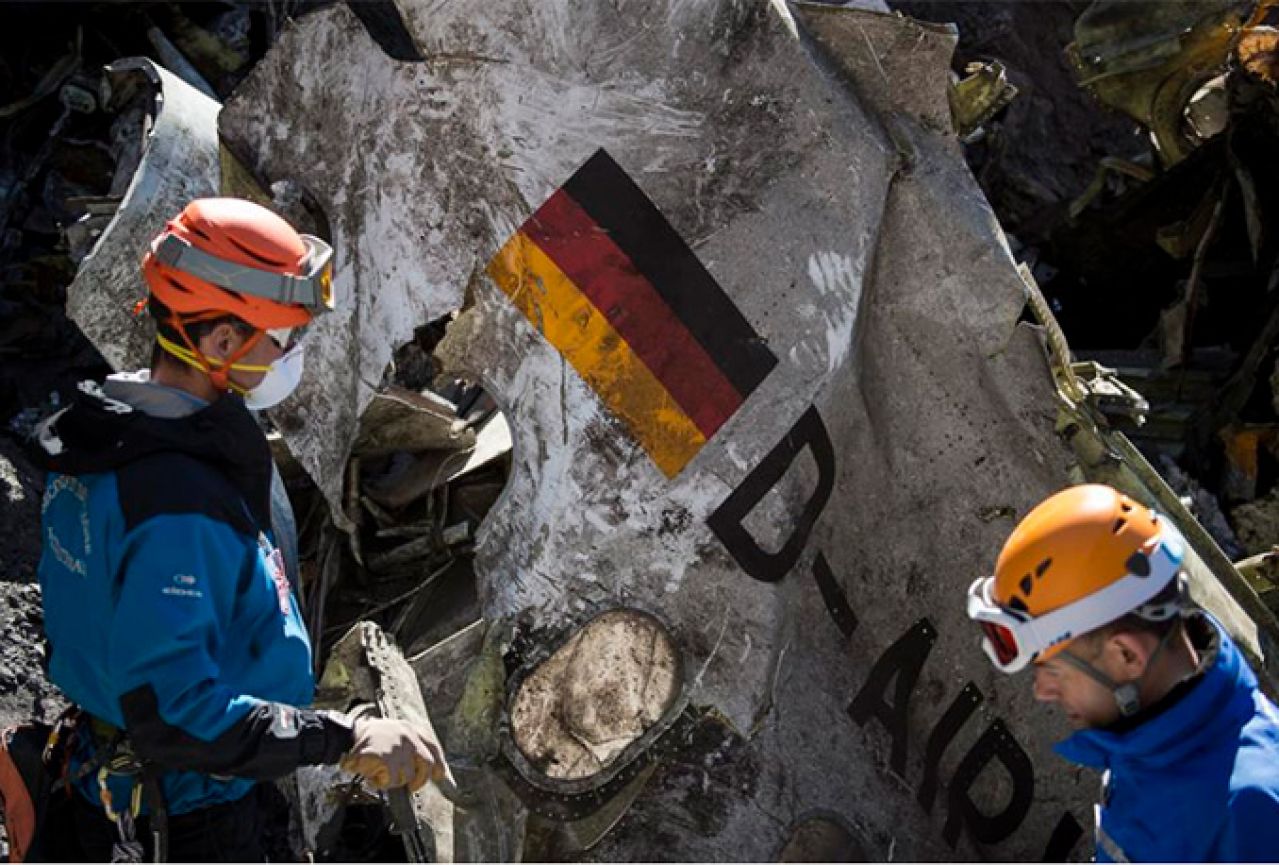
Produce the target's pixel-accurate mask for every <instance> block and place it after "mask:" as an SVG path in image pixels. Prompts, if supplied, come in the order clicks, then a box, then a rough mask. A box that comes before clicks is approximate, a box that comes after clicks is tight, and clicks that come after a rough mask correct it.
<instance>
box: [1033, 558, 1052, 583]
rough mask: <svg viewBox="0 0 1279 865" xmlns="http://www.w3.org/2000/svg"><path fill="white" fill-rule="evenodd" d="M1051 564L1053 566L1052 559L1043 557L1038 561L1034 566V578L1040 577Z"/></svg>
mask: <svg viewBox="0 0 1279 865" xmlns="http://www.w3.org/2000/svg"><path fill="white" fill-rule="evenodd" d="M1052 566H1053V560H1052V559H1044V560H1043V561H1042V562H1040V563H1039V565H1038V567H1036V568H1035V579H1039V578H1040V577H1042V576H1043V575H1044V574H1045V572H1047V570H1048V569H1049V568H1051V567H1052Z"/></svg>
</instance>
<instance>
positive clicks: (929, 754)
mask: <svg viewBox="0 0 1279 865" xmlns="http://www.w3.org/2000/svg"><path fill="white" fill-rule="evenodd" d="M983 699H985V698H984V697H983V696H982V693H981V691H979V690H978V689H977V686H976V685H974V684H973V683H972V682H968V683H967V684H965V685H964V689H963V690H962V691H960V692H959V693H958V694H956V695H955V700H954V702H952V703H951V704H950V707H949V708H947V709H946V712H945V714H943V715H942V716H941V720H939V721H938V722H937V726H936V727H933V732H932V733H930V734H929V735H928V744H927V745H925V746H924V780H922V781H920V782H919V797H918V798H919V804H920V805H922V806H923V807H924V813H925V814H931V813H932V811H933V799H934V798H936V796H937V773H938V768H939V767H940V765H941V757H942V754H944V753H946V746H947V745H949V744H950V743H951V740H953V739H954V738H955V736H956V734H958V733H959V731H960V729H962V728H963V726H964V724H966V723H967V722H968V719H969V718H971V717H972V714H973V712H975V711H977V707H978V706H980V705H981V701H982V700H983Z"/></svg>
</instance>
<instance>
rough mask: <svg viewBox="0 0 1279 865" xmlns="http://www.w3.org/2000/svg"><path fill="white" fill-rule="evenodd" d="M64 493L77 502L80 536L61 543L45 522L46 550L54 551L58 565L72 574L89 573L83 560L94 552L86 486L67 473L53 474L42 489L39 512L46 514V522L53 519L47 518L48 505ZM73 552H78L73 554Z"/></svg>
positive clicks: (62, 526)
mask: <svg viewBox="0 0 1279 865" xmlns="http://www.w3.org/2000/svg"><path fill="white" fill-rule="evenodd" d="M63 494H67V495H70V496H72V497H74V498H75V499H76V500H77V502H78V504H76V505H75V508H76V512H77V513H76V522H77V523H78V524H79V525H78V528H79V529H80V531H79V535H80V537H79V538H75V539H74V540H68V541H67V543H65V544H64V543H63V538H61V537H59V535H58V533H57V532H56V531H54V527H53V526H52V525H48V526H47V527H46V535H47V539H48V541H49V552H51V553H52V554H53V557H54V558H55V559H57V560H58V564H60V565H62V567H64V568H66V569H67V570H68V571H70V572H71V573H73V574H79V575H80V576H82V577H83V576H86V575H87V574H88V573H89V566H88V563H87V562H86V561H85V560H86V559H87V558H88V557H89V554H90V553H92V552H93V534H92V532H91V531H90V529H89V489H88V487H86V486H85V485H84V484H83V483H81V482H80V480H78V479H77V478H74V477H72V476H70V475H58V476H57V477H55V478H54V479H53V481H52V482H50V484H49V486H48V487H47V488H46V489H45V492H44V502H43V504H42V505H41V513H42V515H43V516H45V517H46V522H52V521H50V520H48V519H47V517H48V514H49V508H50V507H51V506H52V505H53V503H54V500H55V499H57V498H58V497H59V496H61V495H63ZM60 528H63V529H66V528H67V526H66V525H60ZM70 533H71V534H72V535H75V534H76V532H75V530H74V529H71V532H70ZM68 547H70V549H68ZM73 551H74V552H73ZM76 553H79V554H80V555H76Z"/></svg>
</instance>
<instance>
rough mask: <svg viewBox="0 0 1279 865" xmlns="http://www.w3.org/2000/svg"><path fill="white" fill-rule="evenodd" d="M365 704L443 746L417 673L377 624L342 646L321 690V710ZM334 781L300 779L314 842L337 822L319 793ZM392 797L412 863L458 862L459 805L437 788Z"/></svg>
mask: <svg viewBox="0 0 1279 865" xmlns="http://www.w3.org/2000/svg"><path fill="white" fill-rule="evenodd" d="M361 703H372V704H374V705H376V706H377V710H378V715H379V716H380V717H383V718H394V719H396V720H400V721H409V722H411V723H413V724H414V725H415V726H417V727H419V728H420V729H423V730H425V731H426V733H427V735H428V736H429V737H430V739H431V740H433V741H436V742H438V741H439V738H438V737H437V736H436V735H435V729H434V727H433V726H432V725H431V717H430V715H429V713H428V712H427V710H426V705H425V704H424V703H423V701H422V692H421V689H420V687H419V685H418V682H417V677H416V675H414V673H413V668H412V667H411V666H409V663H408V662H407V661H406V660H405V659H404V655H403V654H402V653H401V652H400V650H399V649H398V648H397V647H396V646H395V645H394V644H393V643H392V642H391V641H390V640H389V639H387V636H386V635H385V634H384V633H382V630H381V629H380V628H379V627H378V626H377V625H375V624H373V623H371V622H361V623H359V624H357V625H355V626H354V627H353V628H352V629H351V630H350V631H349V632H347V634H346V635H345V636H344V637H343V638H342V639H341V640H339V641H338V642H337V644H336V645H335V646H334V647H333V650H332V652H331V653H330V655H329V659H328V662H327V663H326V665H325V669H324V674H323V675H322V676H321V677H320V682H319V685H318V687H317V696H316V705H320V706H325V707H327V708H333V709H337V710H339V711H345V710H347V709H350V708H351V707H352V706H355V705H357V704H361ZM334 777H335V776H333V775H332V774H331V773H329V774H328V775H327V776H326V775H321V776H319V777H318V778H317V777H316V776H314V775H304V776H300V778H299V786H300V787H304V792H303V796H302V798H303V801H304V803H306V805H305V806H304V808H303V817H304V828H303V835H304V836H305V837H306V838H307V840H308V841H309V842H312V843H317V844H318V843H319V839H320V838H321V836H322V833H323V826H324V824H325V823H327V822H329V821H330V820H332V819H333V818H334V815H335V813H336V810H337V806H338V805H339V804H340V803H339V802H331V801H330V805H331V807H329V808H325V807H324V803H325V801H326V800H325V799H324V797H323V792H322V791H321V790H317V789H316V787H315V782H316V781H317V780H318V781H320V782H321V783H324V782H325V781H327V782H328V783H327V785H326V786H327V788H328V789H329V790H331V789H332V787H333V786H335V785H334V784H333V780H334ZM348 777H349V776H348ZM386 797H387V807H388V808H389V809H390V811H391V815H392V818H393V820H394V821H395V824H396V826H397V829H398V830H399V832H400V833H401V834H402V835H403V836H404V837H403V840H404V845H405V853H406V855H407V856H408V859H409V861H411V862H452V861H453V816H454V815H453V811H454V808H453V803H452V802H450V801H449V800H448V799H446V798H445V797H444V794H443V793H441V791H440V789H439V788H438V787H437V786H436V785H435V784H427V785H426V786H425V787H422V788H421V789H420V790H418V791H417V792H415V793H412V794H410V793H408V792H407V791H406V790H404V789H403V788H399V789H396V790H391V791H388V792H387V794H386ZM312 849H315V848H314V847H313V848H312Z"/></svg>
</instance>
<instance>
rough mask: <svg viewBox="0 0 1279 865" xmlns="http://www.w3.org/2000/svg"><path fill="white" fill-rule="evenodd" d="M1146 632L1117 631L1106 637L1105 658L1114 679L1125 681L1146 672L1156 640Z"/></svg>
mask: <svg viewBox="0 0 1279 865" xmlns="http://www.w3.org/2000/svg"><path fill="white" fill-rule="evenodd" d="M1149 637H1150V635H1148V634H1141V633H1138V632H1136V631H1118V632H1116V633H1113V634H1111V635H1110V636H1108V637H1107V638H1106V648H1105V651H1106V656H1107V657H1106V660H1107V661H1108V662H1109V666H1110V667H1111V669H1112V671H1113V673H1117V674H1118V675H1112V678H1114V679H1115V680H1116V681H1120V682H1126V681H1132V680H1133V679H1136V678H1138V677H1139V676H1141V675H1142V674H1143V673H1145V672H1146V667H1147V665H1149V663H1150V656H1151V655H1152V654H1153V653H1154V650H1155V645H1157V644H1158V640H1154V641H1153V642H1152V640H1151V639H1150V638H1149Z"/></svg>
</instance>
